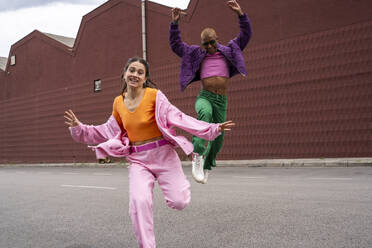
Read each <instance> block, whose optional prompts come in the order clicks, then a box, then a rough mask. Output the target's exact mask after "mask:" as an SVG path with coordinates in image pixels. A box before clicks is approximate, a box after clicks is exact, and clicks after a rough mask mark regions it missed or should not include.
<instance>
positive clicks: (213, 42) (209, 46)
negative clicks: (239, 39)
mask: <svg viewBox="0 0 372 248" xmlns="http://www.w3.org/2000/svg"><path fill="white" fill-rule="evenodd" d="M200 37H201V44H202V46H203V47H204V48H205V50H206V51H207V53H209V54H214V53H215V52H217V34H216V31H214V29H213V28H206V29H204V30H203V31H202V32H201V34H200Z"/></svg>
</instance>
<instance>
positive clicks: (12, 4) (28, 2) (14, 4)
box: [0, 0, 104, 12]
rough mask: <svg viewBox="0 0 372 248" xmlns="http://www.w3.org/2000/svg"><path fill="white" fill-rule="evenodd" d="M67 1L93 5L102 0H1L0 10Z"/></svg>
mask: <svg viewBox="0 0 372 248" xmlns="http://www.w3.org/2000/svg"><path fill="white" fill-rule="evenodd" d="M57 2H59V3H69V4H78V5H93V4H98V3H102V2H104V1H102V0H101V1H100V0H10V1H7V0H2V1H0V12H2V11H9V10H17V9H24V8H31V7H39V6H43V5H47V4H51V3H57Z"/></svg>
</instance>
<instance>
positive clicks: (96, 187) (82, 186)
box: [61, 184, 116, 190]
mask: <svg viewBox="0 0 372 248" xmlns="http://www.w3.org/2000/svg"><path fill="white" fill-rule="evenodd" d="M61 187H70V188H88V189H110V190H116V188H113V187H99V186H86V185H69V184H62V185H61Z"/></svg>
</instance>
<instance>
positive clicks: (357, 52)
mask: <svg viewBox="0 0 372 248" xmlns="http://www.w3.org/2000/svg"><path fill="white" fill-rule="evenodd" d="M239 2H240V4H241V6H242V7H243V10H245V12H247V13H248V15H249V17H250V19H251V22H252V27H253V37H252V40H251V42H250V43H249V44H248V46H247V48H246V49H245V51H244V56H245V59H246V65H247V70H248V76H247V77H245V78H244V77H242V76H236V77H234V78H233V79H231V81H230V82H229V84H230V86H229V90H228V119H233V120H234V121H235V122H236V123H237V126H236V128H234V130H233V131H232V132H230V133H228V134H227V135H226V138H225V143H224V147H223V149H222V151H221V153H220V154H219V157H218V159H256V158H299V157H302V158H312V157H371V156H372V130H371V129H372V128H371V120H372V42H371V41H372V2H371V1H369V0H360V1H351V0H348V1H347V0H338V1H331V0H327V1H325V0H322V1H321V0H313V1H305V0H303V1H298V0H289V1H285V3H284V2H282V1H268V0H262V1H253V2H252V1H239ZM147 7H148V10H147V25H148V26H147V31H148V37H147V42H148V60H149V62H150V67H151V75H152V78H153V80H154V81H155V82H156V83H157V84H158V85H159V86H160V88H161V89H162V90H163V91H164V92H165V93H166V95H167V96H168V98H169V99H170V100H171V102H172V103H174V104H175V105H176V106H177V107H179V108H180V109H181V110H183V111H185V112H186V113H188V114H190V115H193V116H195V113H194V109H193V105H194V100H195V96H196V95H197V94H198V91H199V90H200V83H198V82H196V83H194V84H192V85H191V86H190V87H188V88H187V89H186V90H185V91H184V92H183V93H181V92H180V90H179V84H178V74H179V66H180V59H179V58H178V57H177V56H176V55H175V54H173V53H172V51H171V50H170V48H169V45H168V30H169V22H170V9H169V8H167V7H164V6H160V5H157V4H155V3H151V2H149V3H148V4H147ZM187 12H188V16H187V17H186V18H184V19H183V20H182V21H181V24H180V27H181V31H182V38H183V40H184V41H186V42H187V43H189V44H198V43H199V42H200V31H201V30H202V28H204V27H206V26H211V27H214V28H215V29H216V31H217V34H218V36H219V39H220V41H221V43H227V42H228V41H229V40H230V39H232V38H234V37H235V36H236V34H237V33H238V32H239V29H238V25H237V17H236V15H235V14H234V13H233V12H231V11H230V10H229V9H228V8H227V6H226V5H225V2H224V1H213V0H203V1H201V0H199V1H197V0H191V2H190V5H189V8H188V10H187ZM140 14H141V11H140V1H138V2H136V3H134V2H133V1H129V0H112V1H109V2H107V3H106V4H104V5H103V6H101V7H99V8H97V9H96V10H94V11H93V12H91V13H89V14H88V15H86V16H85V17H84V19H83V21H82V24H81V27H80V30H79V33H78V36H77V40H76V44H75V47H74V49H73V51H72V52H71V54H69V53H68V52H66V51H67V49H62V48H61V47H58V45H56V44H55V43H54V42H46V41H45V39H46V38H43V37H42V35H39V34H37V33H36V34H31V35H29V36H27V37H25V39H24V40H23V41H21V42H18V43H16V44H15V45H14V46H13V47H12V51H11V53H12V52H14V53H16V54H17V65H16V66H15V67H11V70H13V71H11V74H10V75H9V76H5V80H4V78H2V77H1V73H0V84H1V86H0V89H1V90H2V94H0V97H2V98H1V99H0V100H1V105H0V116H1V120H0V130H1V131H0V135H1V137H0V150H1V152H0V156H1V157H0V162H71V161H76V162H82V161H94V154H93V153H92V152H91V151H90V150H88V149H86V146H85V145H82V144H77V143H74V142H73V141H72V140H71V138H70V136H69V134H68V131H67V130H66V128H65V126H64V124H63V121H64V120H63V111H64V110H65V109H67V108H72V109H73V110H74V111H75V112H76V113H77V116H78V117H79V119H80V120H81V121H83V122H85V123H92V124H100V123H102V122H104V121H105V120H106V119H107V118H108V117H109V115H110V113H111V108H112V101H113V99H114V97H115V96H116V95H117V94H118V92H119V91H120V82H119V76H120V71H121V68H122V66H123V65H124V64H125V62H126V60H127V59H128V58H129V57H131V56H134V55H141V47H142V45H141V44H142V43H141V17H140ZM27 39H29V40H27ZM19 44H22V45H19ZM23 58H24V60H23ZM30 62H31V63H30ZM26 65H27V66H26ZM95 79H101V80H102V87H103V90H102V92H100V93H93V92H92V91H93V90H92V89H93V80H95ZM4 85H5V87H4ZM188 137H190V136H188Z"/></svg>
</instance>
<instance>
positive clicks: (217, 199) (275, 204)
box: [0, 166, 372, 248]
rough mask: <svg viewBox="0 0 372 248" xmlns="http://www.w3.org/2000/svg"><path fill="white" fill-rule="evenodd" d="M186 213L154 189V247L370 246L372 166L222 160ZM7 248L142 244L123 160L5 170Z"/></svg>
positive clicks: (2, 238) (2, 215)
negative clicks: (110, 164)
mask: <svg viewBox="0 0 372 248" xmlns="http://www.w3.org/2000/svg"><path fill="white" fill-rule="evenodd" d="M184 170H185V173H186V175H187V177H188V178H189V180H190V182H191V191H192V199H191V203H190V205H189V206H187V207H186V208H185V209H184V210H183V211H177V210H173V209H170V208H168V207H167V206H166V204H165V201H164V198H163V195H162V193H161V191H160V190H159V188H158V187H157V186H156V187H155V190H154V223H155V233H156V240H157V247H160V248H168V247H169V248H171V247H172V248H174V247H177V248H183V247H195V248H196V247H198V248H204V247H208V248H210V247H231V248H235V247H241V248H245V247H270V248H272V247H275V248H290V247H296V248H297V247H314V248H315V247H327V248H328V247H335V248H340V247H345V248H351V247H358V248H361V247H365V248H367V247H368V248H370V247H372V235H371V233H372V192H371V190H372V167H293V168H292V167H280V168H275V167H244V166H242V167H238V166H236V167H229V166H226V167H220V168H216V169H215V170H213V171H212V174H211V176H210V180H209V181H208V183H207V184H206V185H201V184H197V183H195V182H194V181H193V180H192V178H191V177H190V171H191V168H190V167H185V168H184ZM0 247H1V248H23V247H36V248H44V247H45V248H46V247H48V248H50V247H56V248H59V247H61V248H98V247H99V248H101V247H105V248H106V247H113V248H116V247H118V248H119V247H137V242H136V240H135V237H134V235H133V231H132V225H131V222H130V218H129V214H128V172H127V169H126V168H125V167H120V168H94V167H80V168H75V167H67V166H66V167H48V166H45V167H21V166H19V167H2V168H0Z"/></svg>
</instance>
